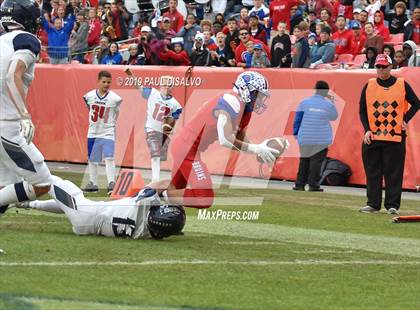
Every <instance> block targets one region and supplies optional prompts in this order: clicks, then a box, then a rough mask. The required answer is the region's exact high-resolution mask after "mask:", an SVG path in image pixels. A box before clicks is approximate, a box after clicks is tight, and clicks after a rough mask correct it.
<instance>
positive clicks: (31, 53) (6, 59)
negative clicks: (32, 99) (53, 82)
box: [0, 30, 41, 121]
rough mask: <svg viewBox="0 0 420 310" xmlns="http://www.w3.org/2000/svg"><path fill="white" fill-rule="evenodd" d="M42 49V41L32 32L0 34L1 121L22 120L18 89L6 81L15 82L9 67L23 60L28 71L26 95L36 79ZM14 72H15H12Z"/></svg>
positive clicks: (24, 84)
mask: <svg viewBox="0 0 420 310" xmlns="http://www.w3.org/2000/svg"><path fill="white" fill-rule="evenodd" d="M40 50H41V43H40V41H39V40H38V39H37V38H36V37H35V36H34V35H33V34H31V33H29V32H25V31H20V30H16V31H12V32H8V33H5V34H3V35H0V121H1V120H8V121H12V120H16V121H18V120H20V119H21V114H20V113H19V110H18V109H17V108H16V100H15V99H14V98H15V96H18V95H19V94H18V93H17V91H16V90H17V89H16V88H15V87H13V89H12V90H11V89H10V88H8V87H7V83H6V82H9V83H10V82H11V81H12V83H14V82H13V80H12V79H11V77H10V75H9V77H8V71H9V69H13V68H12V67H11V64H12V63H13V62H14V61H16V60H21V61H23V62H24V63H25V65H26V72H25V74H24V76H23V88H24V93H25V97H26V94H27V93H28V89H29V86H30V84H31V82H32V80H33V79H34V70H35V62H36V60H37V57H38V54H39V52H40ZM11 73H12V74H13V73H14V72H11ZM9 74H10V73H9Z"/></svg>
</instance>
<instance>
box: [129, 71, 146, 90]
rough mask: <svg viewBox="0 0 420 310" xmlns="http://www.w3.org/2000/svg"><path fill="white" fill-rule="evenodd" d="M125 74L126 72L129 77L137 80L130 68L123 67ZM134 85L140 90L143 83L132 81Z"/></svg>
mask: <svg viewBox="0 0 420 310" xmlns="http://www.w3.org/2000/svg"><path fill="white" fill-rule="evenodd" d="M124 72H125V74H127V75H128V76H129V77H133V78H134V79H136V80H137V77H136V76H135V75H134V74H133V71H131V69H130V68H128V67H127V68H125V69H124ZM134 85H135V86H136V87H137V89H138V90H140V91H141V92H142V91H143V85H140V84H137V83H134Z"/></svg>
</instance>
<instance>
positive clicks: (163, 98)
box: [125, 68, 182, 182]
mask: <svg viewBox="0 0 420 310" xmlns="http://www.w3.org/2000/svg"><path fill="white" fill-rule="evenodd" d="M125 72H126V73H127V75H129V76H133V74H132V72H131V70H130V69H128V68H127V69H126V70H125ZM159 86H160V89H159V90H157V89H155V88H150V87H143V86H141V85H139V86H138V89H139V90H140V91H141V93H142V96H143V98H145V99H146V100H147V113H146V114H147V116H146V122H145V125H144V129H145V131H146V141H147V146H148V147H149V150H150V157H151V166H152V182H157V181H159V179H160V162H161V161H166V159H167V154H168V147H169V140H170V139H169V135H170V134H171V131H172V129H173V127H174V126H175V122H176V120H177V119H179V117H180V115H181V113H182V107H181V105H180V104H179V102H178V101H177V100H176V99H175V98H174V97H173V96H172V89H173V77H171V76H162V77H161V78H160V85H159Z"/></svg>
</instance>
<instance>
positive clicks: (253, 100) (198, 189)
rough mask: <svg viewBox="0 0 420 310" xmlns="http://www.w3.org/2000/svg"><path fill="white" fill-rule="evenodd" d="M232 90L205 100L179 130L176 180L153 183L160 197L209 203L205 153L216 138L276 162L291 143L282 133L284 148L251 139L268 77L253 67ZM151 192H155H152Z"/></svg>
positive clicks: (210, 194) (191, 203)
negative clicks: (252, 121) (254, 115)
mask: <svg viewBox="0 0 420 310" xmlns="http://www.w3.org/2000/svg"><path fill="white" fill-rule="evenodd" d="M233 85H234V87H233V90H232V91H231V92H228V93H225V94H224V95H222V96H218V97H216V98H215V99H213V100H210V101H208V102H207V103H205V104H203V106H202V107H201V108H200V109H199V110H198V111H197V113H196V114H195V116H194V117H193V118H192V119H191V120H190V121H189V122H188V123H187V124H185V125H184V126H183V128H182V129H181V130H179V131H178V132H177V134H176V136H175V138H174V139H173V142H172V148H171V152H172V158H173V162H174V164H173V168H172V180H171V181H170V182H168V181H162V182H158V183H154V184H151V185H150V186H151V188H154V189H156V190H157V193H155V195H156V194H159V196H160V197H161V198H164V200H166V201H170V202H171V203H175V204H181V205H183V206H188V207H195V208H209V207H210V206H211V205H212V204H213V198H214V192H213V185H212V181H211V177H210V174H209V172H208V169H207V166H206V164H205V163H204V162H203V161H202V160H201V153H202V152H204V151H205V150H206V149H207V148H208V147H209V146H210V145H211V144H213V143H214V142H216V141H218V142H219V144H220V145H222V146H224V147H227V148H229V149H233V150H237V151H243V152H247V153H251V154H256V155H257V156H258V158H259V159H260V160H262V161H263V162H265V163H273V162H274V161H275V160H276V158H277V157H278V156H280V155H281V153H282V152H283V151H284V150H285V149H286V148H287V146H288V142H287V140H286V139H282V138H279V139H278V140H279V141H280V143H281V148H280V149H274V148H272V147H269V146H268V145H267V144H268V142H269V141H270V140H271V139H267V140H264V141H263V142H262V143H260V144H253V143H250V142H249V141H248V140H247V138H246V135H245V133H246V129H247V126H248V124H249V122H250V119H251V115H252V112H255V113H257V114H261V113H262V112H264V110H265V109H266V104H265V101H266V99H267V98H268V96H269V90H268V82H267V80H266V79H265V77H264V76H263V75H261V74H260V73H258V72H254V71H246V72H243V73H241V74H240V75H239V76H238V77H237V79H236V81H235V83H234V84H233ZM148 193H149V194H151V195H153V192H152V191H149V192H148Z"/></svg>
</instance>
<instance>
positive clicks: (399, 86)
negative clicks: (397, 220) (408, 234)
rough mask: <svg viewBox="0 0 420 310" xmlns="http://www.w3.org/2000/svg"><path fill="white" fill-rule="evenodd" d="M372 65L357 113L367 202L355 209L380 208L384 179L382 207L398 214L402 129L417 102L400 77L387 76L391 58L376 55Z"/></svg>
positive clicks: (407, 85) (372, 211)
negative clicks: (374, 72) (372, 72)
mask: <svg viewBox="0 0 420 310" xmlns="http://www.w3.org/2000/svg"><path fill="white" fill-rule="evenodd" d="M375 67H376V70H377V75H378V76H377V78H376V79H375V78H372V79H370V80H369V81H368V83H367V84H366V85H365V86H364V88H363V90H362V94H361V97H360V110H359V114H360V120H361V122H362V125H363V128H364V131H365V135H364V138H363V144H362V159H363V165H364V168H365V173H366V191H367V199H368V201H367V205H366V206H365V207H362V208H360V210H359V211H360V212H364V213H375V212H378V211H379V210H380V209H381V201H382V179H385V203H384V206H385V209H387V211H388V214H398V210H399V209H400V203H401V191H402V181H403V173H404V161H405V143H406V129H407V124H408V122H409V121H410V120H411V119H412V118H413V117H414V115H415V114H416V112H417V111H418V110H419V108H420V102H419V99H418V97H417V95H416V94H415V92H414V91H413V89H412V88H411V86H410V85H409V84H408V83H407V82H406V81H404V79H403V78H396V77H394V76H392V75H391V69H392V60H391V58H390V57H389V56H387V55H385V54H379V55H378V56H377V57H376V61H375ZM407 102H408V103H409V104H410V105H411V107H410V108H408V105H407Z"/></svg>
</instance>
